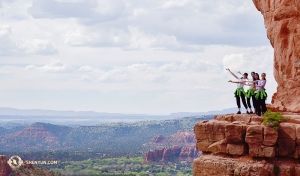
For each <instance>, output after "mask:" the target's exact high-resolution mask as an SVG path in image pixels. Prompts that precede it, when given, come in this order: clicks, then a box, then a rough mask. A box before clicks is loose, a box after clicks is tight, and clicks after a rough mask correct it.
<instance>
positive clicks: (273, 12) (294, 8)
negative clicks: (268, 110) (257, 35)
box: [253, 0, 300, 113]
mask: <svg viewBox="0 0 300 176" xmlns="http://www.w3.org/2000/svg"><path fill="white" fill-rule="evenodd" d="M253 2H254V4H255V6H256V8H257V9H258V10H259V11H260V12H261V13H262V15H263V17H264V20H265V27H266V29H267V36H268V38H269V40H270V42H271V45H272V46H273V48H274V76H275V79H276V81H277V83H278V87H277V93H275V94H274V95H273V98H272V104H273V109H274V110H279V111H288V112H298V113H299V112H300V103H299V99H300V27H299V26H300V0H253Z"/></svg>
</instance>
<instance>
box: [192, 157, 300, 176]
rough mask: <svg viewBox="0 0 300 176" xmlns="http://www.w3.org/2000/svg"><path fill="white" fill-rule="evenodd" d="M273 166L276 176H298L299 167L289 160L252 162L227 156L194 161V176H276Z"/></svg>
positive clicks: (243, 158) (299, 172)
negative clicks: (275, 170) (276, 167)
mask: <svg viewBox="0 0 300 176" xmlns="http://www.w3.org/2000/svg"><path fill="white" fill-rule="evenodd" d="M274 165H277V166H279V169H280V172H279V173H278V175H277V176H299V175H300V165H299V164H297V161H295V160H292V159H289V160H284V162H279V161H277V160H261V161H259V160H252V159H251V158H248V157H240V158H231V157H228V156H215V155H202V156H201V157H200V158H197V159H195V160H194V164H193V168H194V176H216V175H217V176H218V175H219V176H233V175H239V176H276V174H275V173H274Z"/></svg>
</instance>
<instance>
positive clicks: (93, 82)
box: [0, 0, 277, 114]
mask: <svg viewBox="0 0 300 176" xmlns="http://www.w3.org/2000/svg"><path fill="white" fill-rule="evenodd" d="M226 67H230V68H231V69H232V70H233V71H238V70H240V71H242V72H251V71H256V72H259V73H261V72H266V73H267V79H268V84H267V86H266V89H267V92H268V94H269V95H270V96H269V98H268V102H270V100H271V95H272V94H273V93H274V92H275V90H276V85H277V84H276V82H275V80H274V78H273V71H272V69H273V49H272V48H271V46H270V44H269V41H268V39H267V37H266V31H265V28H264V23H263V18H262V16H261V14H260V13H259V12H258V11H257V10H256V9H255V7H254V5H253V4H252V1H250V0H249V1H245V0H227V1H223V0H214V1H211V0H159V1H158V0H151V1H150V0H143V1H140V0H22V1H21V0H0V84H1V86H0V106H1V107H14V108H20V109H52V110H75V111H86V110H92V111H98V112H120V113H147V114H168V113H172V112H201V111H209V110H220V109H224V108H229V107H234V106H236V105H235V99H234V97H233V92H234V89H235V85H234V84H230V83H228V82H227V81H228V80H229V79H232V77H231V76H230V74H228V73H227V72H226V71H225V68H226Z"/></svg>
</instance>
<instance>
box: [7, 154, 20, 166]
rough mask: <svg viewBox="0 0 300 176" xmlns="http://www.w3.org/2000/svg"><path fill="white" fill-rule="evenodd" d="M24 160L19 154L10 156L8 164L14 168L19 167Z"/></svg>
mask: <svg viewBox="0 0 300 176" xmlns="http://www.w3.org/2000/svg"><path fill="white" fill-rule="evenodd" d="M23 163H24V162H23V160H22V158H21V157H19V156H16V155H15V156H12V157H10V158H9V160H8V161H7V164H9V166H10V167H11V168H12V169H17V168H19V167H20V166H21V165H22V164H23Z"/></svg>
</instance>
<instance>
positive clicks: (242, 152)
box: [193, 114, 300, 176]
mask: <svg viewBox="0 0 300 176" xmlns="http://www.w3.org/2000/svg"><path fill="white" fill-rule="evenodd" d="M289 116H290V117H291V119H290V120H288V121H287V122H283V123H281V124H280V126H279V130H278V131H276V130H274V129H273V128H270V127H266V126H264V125H262V119H261V118H260V117H258V116H256V115H247V114H228V115H216V116H215V117H214V120H210V121H202V122H198V123H197V124H196V125H195V127H194V132H195V135H196V140H197V142H196V147H197V149H198V150H201V151H202V152H203V154H202V156H201V157H200V158H197V159H195V160H194V165H193V168H194V175H196V176H198V175H199V176H210V175H226V176H227V175H228V176H232V175H234V174H235V175H239V176H250V175H251V176H252V175H253V176H254V175H255V176H257V175H266V176H269V175H270V176H271V175H274V174H275V173H276V169H274V167H275V168H276V167H277V166H278V167H279V168H280V172H279V176H300V164H298V163H299V162H298V158H299V154H300V151H299V149H300V115H296V114H290V115H289Z"/></svg>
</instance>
